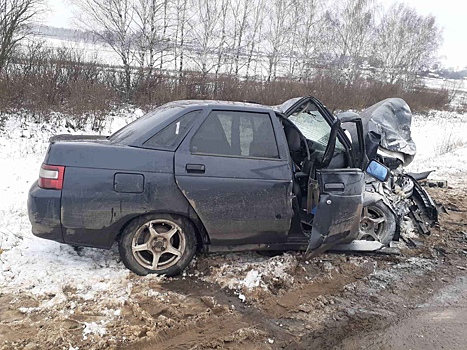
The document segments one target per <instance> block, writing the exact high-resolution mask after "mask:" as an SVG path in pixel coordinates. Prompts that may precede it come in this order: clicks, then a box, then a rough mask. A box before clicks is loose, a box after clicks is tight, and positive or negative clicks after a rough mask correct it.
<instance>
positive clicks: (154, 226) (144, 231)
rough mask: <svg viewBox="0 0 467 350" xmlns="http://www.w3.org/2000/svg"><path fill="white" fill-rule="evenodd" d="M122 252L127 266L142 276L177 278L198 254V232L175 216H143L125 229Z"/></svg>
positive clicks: (182, 219)
mask: <svg viewBox="0 0 467 350" xmlns="http://www.w3.org/2000/svg"><path fill="white" fill-rule="evenodd" d="M118 249H119V252H120V257H121V258H122V261H123V263H124V264H125V266H126V267H127V268H129V269H130V270H131V271H133V272H134V273H136V274H138V275H140V276H145V275H147V274H148V273H155V274H158V275H166V276H168V277H171V276H175V275H178V274H179V273H181V272H182V271H183V269H185V267H187V265H188V264H189V263H190V261H191V260H192V259H193V256H194V255H195V253H196V236H195V228H194V226H193V224H192V223H191V222H190V221H189V220H187V219H185V218H180V217H177V216H174V215H169V214H155V215H146V216H142V217H139V218H136V219H134V220H133V221H132V222H131V223H130V224H129V225H128V226H127V227H126V228H125V229H124V231H123V233H122V236H121V238H120V240H119V244H118Z"/></svg>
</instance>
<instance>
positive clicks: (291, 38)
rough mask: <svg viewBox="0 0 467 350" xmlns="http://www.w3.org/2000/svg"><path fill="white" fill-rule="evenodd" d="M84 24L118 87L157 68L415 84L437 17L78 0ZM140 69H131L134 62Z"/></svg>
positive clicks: (340, 1) (274, 5)
mask: <svg viewBox="0 0 467 350" xmlns="http://www.w3.org/2000/svg"><path fill="white" fill-rule="evenodd" d="M75 2H76V4H77V5H78V6H79V8H80V9H81V16H80V17H79V21H80V23H81V24H82V25H83V28H85V29H87V30H89V29H90V30H92V31H93V32H94V33H95V34H96V35H98V36H99V37H100V38H101V39H102V40H103V41H104V42H105V43H107V44H108V45H109V46H110V47H111V48H112V49H113V50H114V51H115V52H116V54H117V55H118V56H119V57H120V59H121V64H122V66H123V68H124V71H125V76H124V88H125V90H126V93H127V94H128V95H129V94H130V92H131V90H132V86H134V85H137V84H138V83H140V80H145V79H148V78H150V77H151V76H152V75H153V74H154V72H155V71H156V70H157V69H159V71H160V70H171V71H175V72H178V73H179V74H183V72H184V71H186V70H187V69H188V70H196V71H199V72H201V74H202V75H203V76H204V77H207V76H208V75H211V76H214V77H218V76H219V75H220V74H229V75H233V76H235V77H241V78H247V79H248V78H251V77H252V78H254V79H264V80H266V81H274V80H276V79H277V78H278V77H287V78H288V79H291V80H298V81H307V80H309V79H312V78H313V77H314V75H315V74H316V73H317V72H320V74H323V72H324V74H326V75H327V76H330V77H332V78H333V79H335V80H336V81H339V82H341V83H344V84H347V85H351V84H353V83H354V82H355V81H357V80H358V79H359V78H361V77H362V76H364V77H365V76H368V75H371V76H372V77H374V78H377V79H379V80H382V81H385V82H389V83H396V82H397V83H403V84H406V85H408V86H409V85H412V84H413V83H414V79H415V78H416V74H417V72H419V71H420V70H423V69H426V68H427V67H429V66H430V65H431V64H432V63H434V61H435V60H436V52H437V50H438V48H439V46H440V45H441V43H442V32H441V30H440V28H439V27H438V25H437V23H436V20H435V18H434V17H433V16H431V15H429V16H423V15H420V14H418V13H417V12H416V10H415V9H413V8H411V7H409V6H408V5H406V4H403V3H394V4H393V5H392V6H390V7H389V8H388V9H385V8H383V7H381V6H380V5H379V4H378V3H377V2H376V1H375V0H269V1H266V0H217V1H212V0H75ZM135 66H137V67H139V72H140V74H138V75H134V74H132V67H135Z"/></svg>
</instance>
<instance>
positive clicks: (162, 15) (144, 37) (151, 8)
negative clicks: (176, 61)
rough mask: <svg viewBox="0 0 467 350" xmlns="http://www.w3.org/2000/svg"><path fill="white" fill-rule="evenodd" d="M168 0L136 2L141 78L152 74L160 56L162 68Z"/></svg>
mask: <svg viewBox="0 0 467 350" xmlns="http://www.w3.org/2000/svg"><path fill="white" fill-rule="evenodd" d="M167 7H168V0H137V1H136V3H135V30H136V32H135V53H136V60H137V61H138V64H139V66H140V74H139V77H140V79H143V80H144V79H148V78H150V77H151V76H152V74H153V72H154V69H155V67H156V63H157V57H158V56H159V65H160V68H161V69H162V66H163V63H164V60H163V58H164V57H163V55H164V50H165V49H166V48H167V47H168V45H167V39H166V34H167V28H168V26H169V24H168V18H167Z"/></svg>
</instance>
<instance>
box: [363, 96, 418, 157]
mask: <svg viewBox="0 0 467 350" xmlns="http://www.w3.org/2000/svg"><path fill="white" fill-rule="evenodd" d="M360 117H361V118H362V122H363V127H364V132H365V134H368V133H369V132H374V133H377V134H379V135H381V141H380V144H379V146H380V148H382V151H386V153H387V154H392V155H394V154H398V153H399V154H401V153H402V154H403V156H404V157H403V158H404V159H402V161H403V163H404V166H406V165H408V164H410V162H412V160H413V158H414V156H415V153H416V152H417V148H416V146H415V142H414V141H413V140H412V136H411V132H410V126H411V124H412V112H411V111H410V107H409V105H408V104H407V103H406V102H405V101H404V100H402V99H400V98H388V99H386V100H383V101H381V102H378V103H376V104H374V105H373V106H371V107H369V108H367V109H365V110H364V111H362V112H361V113H360Z"/></svg>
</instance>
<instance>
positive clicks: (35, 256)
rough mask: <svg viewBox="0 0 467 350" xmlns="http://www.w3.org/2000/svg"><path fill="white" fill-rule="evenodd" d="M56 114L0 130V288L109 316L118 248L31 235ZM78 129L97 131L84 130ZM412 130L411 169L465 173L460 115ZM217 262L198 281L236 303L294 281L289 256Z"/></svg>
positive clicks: (124, 284) (465, 138)
mask: <svg viewBox="0 0 467 350" xmlns="http://www.w3.org/2000/svg"><path fill="white" fill-rule="evenodd" d="M141 114H142V111H140V110H133V111H119V112H117V113H115V114H114V115H113V116H109V117H108V118H107V122H106V125H105V127H104V130H103V131H102V132H101V133H102V134H110V133H111V132H113V131H115V130H117V129H119V128H120V127H121V126H123V125H125V124H127V123H128V122H129V121H131V120H132V119H134V118H135V117H137V116H139V115H141ZM54 119H55V122H54V123H39V124H37V123H34V122H33V121H30V120H26V119H25V118H24V117H15V116H11V117H10V118H9V119H8V120H7V121H6V124H5V125H4V127H3V129H0V132H1V133H0V169H1V172H0V193H1V194H2V197H1V201H0V290H1V291H10V292H18V291H21V293H28V294H30V295H34V296H38V297H40V296H44V295H48V296H49V297H48V298H42V299H41V298H38V299H39V300H41V303H40V305H39V308H40V309H48V308H53V307H54V306H55V305H57V304H58V303H60V302H62V301H63V300H64V299H65V298H66V291H67V290H73V291H74V292H75V295H77V296H79V298H80V299H81V300H84V301H93V300H99V302H102V300H105V302H104V303H103V304H102V305H100V307H101V308H103V309H104V310H108V314H109V315H110V316H109V317H112V315H116V314H118V312H119V306H121V305H122V303H123V302H124V301H125V300H126V298H127V297H128V293H129V290H130V289H131V282H130V279H129V272H128V270H127V269H126V268H125V267H124V266H123V264H122V263H120V262H119V257H118V252H117V251H116V249H115V248H114V249H112V250H109V251H106V250H100V249H91V248H84V249H83V250H82V251H80V252H77V251H75V250H74V249H73V248H72V247H70V246H67V245H63V244H59V243H56V242H53V241H47V240H43V239H39V238H36V237H35V236H33V235H32V234H31V228H30V224H29V220H28V217H27V208H26V200H27V193H28V190H29V188H30V186H31V185H32V183H33V182H34V181H35V180H36V179H37V177H38V171H39V167H40V164H41V162H42V160H43V158H44V154H45V152H46V150H47V146H48V139H49V137H50V136H52V135H55V134H60V133H78V132H75V131H73V130H72V129H70V128H68V127H66V126H65V125H66V122H65V119H63V118H62V119H60V118H59V116H57V117H55V118H54ZM57 121H59V122H57ZM79 133H82V134H95V133H96V132H93V131H92V130H90V128H86V130H83V131H80V132H79ZM412 133H413V138H414V140H415V142H416V143H417V147H418V154H417V156H416V157H415V161H414V162H413V164H411V166H410V170H412V171H421V170H427V169H433V168H434V169H436V170H437V173H436V174H435V175H434V176H433V177H434V178H442V177H446V176H447V177H448V178H449V179H455V178H456V177H457V176H459V175H460V174H462V173H463V174H465V173H467V161H466V160H467V116H466V115H460V114H455V113H449V112H432V113H429V114H428V115H426V116H424V115H417V116H415V117H414V121H413V128H412ZM213 260H216V259H213ZM217 261H219V264H218V265H217V266H212V267H211V268H210V274H209V275H207V276H202V277H201V278H202V279H204V280H205V281H207V282H213V283H218V284H219V285H220V286H222V287H227V288H230V289H234V290H235V291H236V293H237V295H238V297H239V298H240V299H241V300H244V299H245V295H244V294H243V293H245V292H247V291H248V290H252V289H255V288H260V289H264V288H267V285H268V284H269V283H271V279H273V278H278V279H281V281H279V282H280V283H292V282H293V277H292V276H293V269H294V267H295V266H296V257H295V256H294V255H293V254H284V255H281V256H277V257H273V258H267V257H264V256H259V255H258V254H254V253H251V254H250V253H248V254H227V255H223V256H221V258H220V259H218V260H217ZM146 278H152V277H146ZM272 282H273V283H274V281H272ZM23 311H24V312H25V313H27V312H28V310H27V309H25V310H23ZM72 311H73V310H69V312H72ZM86 330H87V331H86V332H88V333H86V334H84V336H87V335H88V334H91V333H93V332H97V333H99V332H105V324H104V323H98V324H89V325H86Z"/></svg>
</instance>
